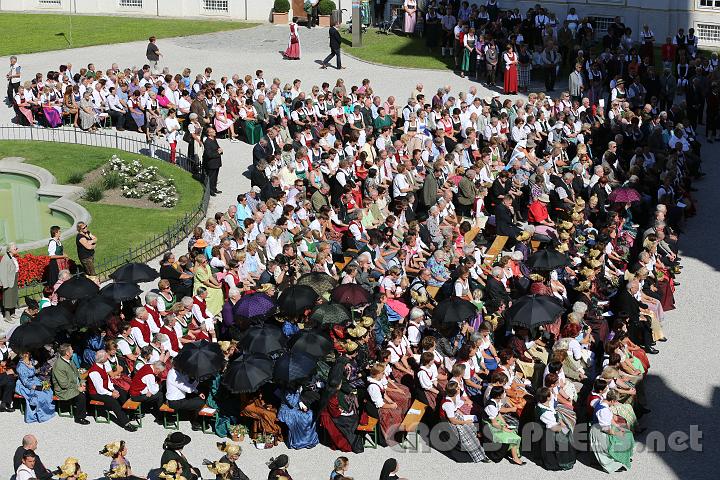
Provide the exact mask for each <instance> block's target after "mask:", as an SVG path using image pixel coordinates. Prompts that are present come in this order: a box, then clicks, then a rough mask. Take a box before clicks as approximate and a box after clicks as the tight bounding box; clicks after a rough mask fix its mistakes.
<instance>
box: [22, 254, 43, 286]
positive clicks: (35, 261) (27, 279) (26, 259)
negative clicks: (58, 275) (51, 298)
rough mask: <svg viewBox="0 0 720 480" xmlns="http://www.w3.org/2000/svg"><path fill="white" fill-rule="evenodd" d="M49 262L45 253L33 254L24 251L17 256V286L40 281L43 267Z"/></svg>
mask: <svg viewBox="0 0 720 480" xmlns="http://www.w3.org/2000/svg"><path fill="white" fill-rule="evenodd" d="M49 263H50V257H48V256H47V255H33V254H30V253H26V254H25V255H19V256H18V265H19V266H20V271H19V272H18V286H19V287H24V286H26V285H29V284H31V283H34V282H42V280H43V276H44V275H45V269H46V268H47V266H48V264H49Z"/></svg>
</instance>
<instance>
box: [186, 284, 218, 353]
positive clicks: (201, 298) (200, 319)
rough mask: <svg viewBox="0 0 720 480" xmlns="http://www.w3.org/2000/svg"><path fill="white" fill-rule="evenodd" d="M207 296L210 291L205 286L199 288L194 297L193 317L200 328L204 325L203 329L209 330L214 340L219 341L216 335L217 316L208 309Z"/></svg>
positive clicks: (208, 332)
mask: <svg viewBox="0 0 720 480" xmlns="http://www.w3.org/2000/svg"><path fill="white" fill-rule="evenodd" d="M207 296H208V291H207V289H206V288H205V287H200V288H198V289H197V293H196V294H195V296H194V297H193V298H192V300H193V306H192V310H191V311H192V314H193V318H194V319H195V321H196V322H197V324H198V325H199V326H200V328H203V327H204V328H203V330H205V331H206V332H207V334H208V335H209V336H210V337H211V339H212V341H213V342H217V338H216V336H215V318H214V317H213V316H212V314H211V313H210V312H209V311H208V309H207V303H206V301H205V299H206V298H207Z"/></svg>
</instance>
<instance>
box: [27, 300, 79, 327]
mask: <svg viewBox="0 0 720 480" xmlns="http://www.w3.org/2000/svg"><path fill="white" fill-rule="evenodd" d="M34 323H38V324H40V325H42V326H43V327H47V328H48V330H51V331H53V332H57V331H59V330H65V329H67V328H69V327H71V326H72V325H73V316H72V313H70V312H69V311H68V310H67V309H66V308H64V307H62V306H60V305H50V306H47V307H45V308H43V309H42V310H40V313H38V314H37V317H36V318H35V320H34Z"/></svg>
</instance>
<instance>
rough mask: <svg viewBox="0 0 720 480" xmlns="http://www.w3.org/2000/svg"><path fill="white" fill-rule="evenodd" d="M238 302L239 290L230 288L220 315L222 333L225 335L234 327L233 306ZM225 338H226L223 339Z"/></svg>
mask: <svg viewBox="0 0 720 480" xmlns="http://www.w3.org/2000/svg"><path fill="white" fill-rule="evenodd" d="M239 300H240V290H239V289H238V288H235V287H232V288H230V289H229V290H228V299H227V301H226V302H225V304H224V305H223V308H222V310H221V311H220V315H221V316H222V331H223V334H227V333H228V332H229V329H230V328H231V327H232V326H233V325H235V305H237V302H238V301H239ZM225 338H227V337H225Z"/></svg>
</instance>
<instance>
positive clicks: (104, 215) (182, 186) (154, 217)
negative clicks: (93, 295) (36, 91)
mask: <svg viewBox="0 0 720 480" xmlns="http://www.w3.org/2000/svg"><path fill="white" fill-rule="evenodd" d="M112 155H117V156H118V157H119V158H121V159H123V160H125V161H127V160H135V159H138V160H140V161H141V162H142V163H143V164H145V165H154V166H157V167H158V170H159V173H160V175H162V176H164V177H172V178H173V179H174V180H175V184H176V186H177V191H178V193H179V195H180V199H179V201H178V204H177V205H176V206H175V207H174V208H158V209H154V208H153V209H145V208H136V207H124V206H117V205H103V204H100V203H93V202H88V201H85V200H80V201H79V203H80V204H81V205H83V206H84V207H85V208H87V210H88V211H89V212H90V215H91V216H92V221H91V222H90V229H91V231H92V232H93V233H94V234H95V235H97V237H98V248H97V256H96V262H101V261H102V260H103V258H107V257H109V256H115V255H120V254H122V253H125V252H127V251H128V249H129V248H131V247H135V246H138V245H140V244H141V243H143V242H144V241H145V240H147V239H150V238H151V237H153V236H155V235H157V234H159V233H162V232H165V231H166V230H167V229H168V227H170V226H171V225H173V224H175V222H177V221H178V219H180V218H181V217H182V216H183V215H185V214H186V213H191V212H193V211H194V209H195V207H196V206H197V204H198V203H199V202H200V200H201V198H202V194H203V189H202V185H201V184H200V183H199V182H197V181H196V180H194V179H193V178H192V177H191V176H190V174H189V173H187V172H185V171H184V170H182V169H180V168H178V167H175V166H173V165H170V164H168V163H166V162H163V161H161V160H154V159H151V158H148V157H145V156H142V155H133V154H130V153H127V152H123V151H121V150H115V149H112V148H100V147H89V146H84V145H71V144H57V143H50V142H31V141H0V158H5V157H10V156H12V157H24V158H25V159H26V161H27V162H28V163H32V164H33V165H38V166H40V167H43V168H45V169H47V170H49V171H50V172H51V173H52V174H53V175H55V177H56V178H57V179H58V182H59V183H64V182H65V181H66V180H67V178H68V176H69V175H70V174H71V173H73V172H83V173H85V172H89V171H91V170H95V169H96V168H98V167H100V166H102V165H103V164H105V163H106V162H107V161H108V160H110V157H112ZM65 251H66V252H67V253H68V254H69V255H70V257H72V258H77V253H76V251H75V242H66V245H65ZM37 253H40V252H39V251H38V252H37Z"/></svg>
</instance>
